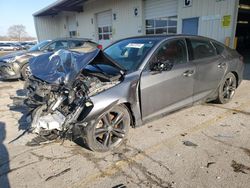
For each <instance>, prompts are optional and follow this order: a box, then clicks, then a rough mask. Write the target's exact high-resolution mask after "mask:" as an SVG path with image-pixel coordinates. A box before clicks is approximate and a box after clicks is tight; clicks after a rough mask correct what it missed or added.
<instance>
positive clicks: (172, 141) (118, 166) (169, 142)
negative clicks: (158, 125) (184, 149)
mask: <svg viewBox="0 0 250 188" xmlns="http://www.w3.org/2000/svg"><path fill="white" fill-rule="evenodd" d="M249 105H250V100H249V101H247V102H245V103H244V104H242V105H240V106H239V107H237V108H235V109H229V110H226V111H225V112H223V113H220V114H218V115H217V116H216V117H214V118H212V119H209V120H207V121H205V122H203V123H201V124H199V125H197V126H195V127H192V128H189V129H187V130H183V131H184V132H186V133H188V134H189V135H190V134H192V133H195V132H198V131H201V130H204V129H206V128H208V127H210V126H213V125H216V123H218V122H220V121H222V120H224V119H226V118H227V117H229V116H230V115H232V110H236V111H242V110H244V109H245V108H246V107H249ZM180 137H181V136H180V135H179V134H177V135H175V136H173V137H171V138H167V139H166V140H164V141H162V142H160V143H158V144H155V145H153V146H151V147H149V148H148V149H145V150H144V151H143V153H137V154H135V155H134V156H132V157H130V158H128V159H126V160H121V161H118V162H116V163H115V164H113V165H110V166H108V167H106V168H104V169H103V170H102V172H98V173H96V174H93V175H89V176H87V177H86V178H84V179H83V180H82V181H80V182H78V183H77V184H76V185H74V186H73V187H87V186H88V185H89V184H90V183H92V182H94V181H96V180H98V179H100V178H104V177H110V176H113V175H114V174H116V173H117V172H119V171H121V170H123V169H124V168H126V167H128V165H130V164H131V163H134V162H135V161H140V160H143V159H144V158H145V155H150V154H152V153H154V152H156V151H158V150H159V149H161V148H162V147H163V146H167V147H173V146H174V145H176V143H177V142H178V139H179V138H180Z"/></svg>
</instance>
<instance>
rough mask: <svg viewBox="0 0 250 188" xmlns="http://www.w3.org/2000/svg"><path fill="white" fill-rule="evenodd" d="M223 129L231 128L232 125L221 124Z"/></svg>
mask: <svg viewBox="0 0 250 188" xmlns="http://www.w3.org/2000/svg"><path fill="white" fill-rule="evenodd" d="M220 126H221V127H231V125H228V124H220Z"/></svg>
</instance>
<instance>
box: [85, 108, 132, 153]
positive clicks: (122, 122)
mask: <svg viewBox="0 0 250 188" xmlns="http://www.w3.org/2000/svg"><path fill="white" fill-rule="evenodd" d="M130 122H131V118H130V113H129V111H128V109H127V107H126V106H125V105H117V106H115V107H113V108H112V109H111V110H109V111H108V112H106V113H105V114H104V115H102V116H101V117H100V118H98V119H97V120H96V121H95V123H94V124H93V125H90V126H87V128H86V135H85V138H86V142H87V144H88V146H89V148H90V149H91V150H93V151H97V152H107V151H110V150H113V149H115V148H117V147H119V146H120V145H121V144H122V143H123V142H124V140H125V139H126V137H127V135H128V130H129V126H130Z"/></svg>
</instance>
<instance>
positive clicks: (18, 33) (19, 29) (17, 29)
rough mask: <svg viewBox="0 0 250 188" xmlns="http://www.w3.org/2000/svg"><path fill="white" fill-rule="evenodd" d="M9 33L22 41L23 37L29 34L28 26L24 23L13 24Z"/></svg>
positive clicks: (13, 37)
mask: <svg viewBox="0 0 250 188" xmlns="http://www.w3.org/2000/svg"><path fill="white" fill-rule="evenodd" d="M8 35H9V37H10V38H12V39H16V40H19V41H21V39H22V37H25V36H26V35H27V32H26V28H25V26H24V25H12V26H10V27H9V29H8Z"/></svg>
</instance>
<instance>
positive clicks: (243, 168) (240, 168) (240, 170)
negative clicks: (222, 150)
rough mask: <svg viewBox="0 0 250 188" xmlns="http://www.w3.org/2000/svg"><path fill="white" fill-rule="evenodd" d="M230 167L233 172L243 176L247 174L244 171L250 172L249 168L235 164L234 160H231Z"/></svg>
mask: <svg viewBox="0 0 250 188" xmlns="http://www.w3.org/2000/svg"><path fill="white" fill-rule="evenodd" d="M231 167H233V169H234V172H237V173H239V172H241V173H243V174H247V173H246V172H245V171H246V170H248V171H250V167H247V166H245V165H243V164H241V163H237V162H236V161H235V160H232V164H231Z"/></svg>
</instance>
